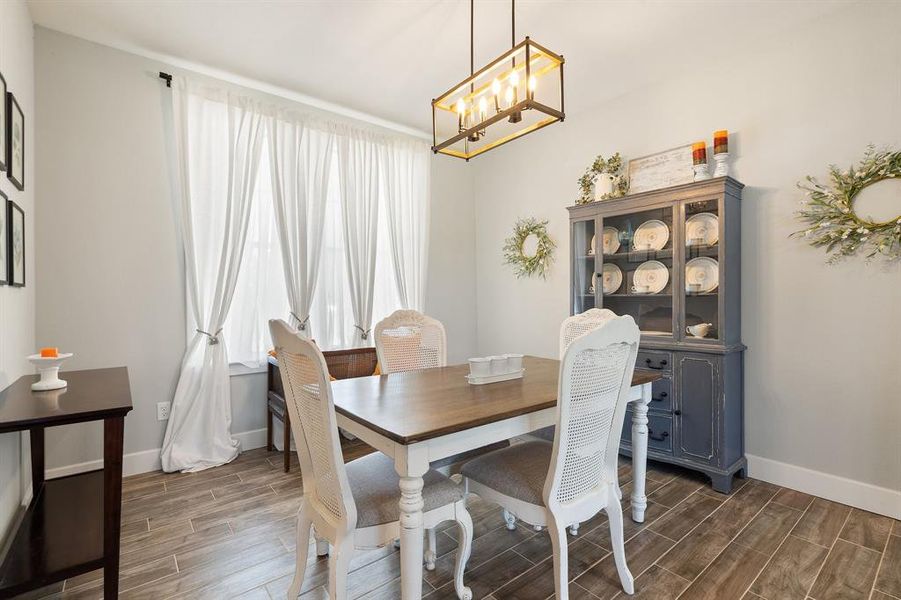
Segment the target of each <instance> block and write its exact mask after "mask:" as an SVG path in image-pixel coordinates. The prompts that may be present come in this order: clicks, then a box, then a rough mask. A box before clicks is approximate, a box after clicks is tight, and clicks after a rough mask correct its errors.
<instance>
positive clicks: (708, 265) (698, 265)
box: [685, 256, 720, 294]
mask: <svg viewBox="0 0 901 600" xmlns="http://www.w3.org/2000/svg"><path fill="white" fill-rule="evenodd" d="M691 284H697V285H699V286H700V289H698V290H692V289H691V288H690V287H689V286H690V285H691ZM719 284H720V264H719V263H718V262H717V261H716V260H715V259H713V258H709V257H707V256H699V257H698V258H693V259H691V260H690V261H688V262H687V263H685V291H686V292H695V291H696V292H699V293H702V294H706V293H708V292H712V291H713V290H715V289H716V288H717V286H718V285H719Z"/></svg>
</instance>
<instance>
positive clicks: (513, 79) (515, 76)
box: [510, 71, 519, 87]
mask: <svg viewBox="0 0 901 600" xmlns="http://www.w3.org/2000/svg"><path fill="white" fill-rule="evenodd" d="M510 85H512V86H513V87H516V86H518V85H519V73H517V72H516V71H513V72H512V73H510Z"/></svg>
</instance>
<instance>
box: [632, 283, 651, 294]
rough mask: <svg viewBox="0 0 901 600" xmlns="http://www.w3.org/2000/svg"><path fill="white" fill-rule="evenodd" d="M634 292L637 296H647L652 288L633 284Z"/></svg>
mask: <svg viewBox="0 0 901 600" xmlns="http://www.w3.org/2000/svg"><path fill="white" fill-rule="evenodd" d="M632 291H633V292H634V293H636V294H647V293H648V292H650V291H651V286H649V285H637V284H633V285H632Z"/></svg>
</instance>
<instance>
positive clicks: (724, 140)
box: [713, 129, 729, 154]
mask: <svg viewBox="0 0 901 600" xmlns="http://www.w3.org/2000/svg"><path fill="white" fill-rule="evenodd" d="M728 152H729V132H728V131H727V130H725V129H721V130H719V131H714V132H713V153H714V154H727V153H728Z"/></svg>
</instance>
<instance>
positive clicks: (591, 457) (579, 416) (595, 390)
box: [544, 316, 640, 514]
mask: <svg viewBox="0 0 901 600" xmlns="http://www.w3.org/2000/svg"><path fill="white" fill-rule="evenodd" d="M639 338H640V333H639V330H638V326H637V325H636V324H635V321H634V320H633V319H632V317H630V316H623V317H615V318H612V319H608V320H607V321H606V322H605V323H604V324H603V325H601V326H600V327H598V328H595V329H593V330H591V331H589V332H588V333H585V334H583V335H582V336H580V337H578V338H576V339H575V340H573V341H572V342H570V344H569V347H568V348H567V349H566V352H565V353H564V356H563V360H562V362H561V364H560V380H559V390H558V396H557V397H558V401H557V435H556V436H555V438H554V452H553V457H552V459H551V465H550V469H549V470H548V477H547V480H546V481H545V485H544V499H545V502H546V503H547V504H546V506H547V507H548V508H549V509H550V510H551V511H552V512H553V511H554V510H555V509H559V508H561V507H575V505H578V504H579V503H585V505H586V506H590V505H591V504H592V499H593V498H595V499H596V498H598V497H599V496H598V494H599V493H600V491H601V488H602V486H603V485H606V484H609V483H614V482H616V476H617V454H618V449H619V441H620V437H621V435H622V428H623V421H624V420H625V415H626V403H627V402H628V399H629V389H630V388H631V386H632V372H633V370H634V369H635V357H636V355H637V353H638V342H639ZM597 508H598V507H596V508H595V510H596V509H597ZM590 514H593V513H590Z"/></svg>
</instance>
